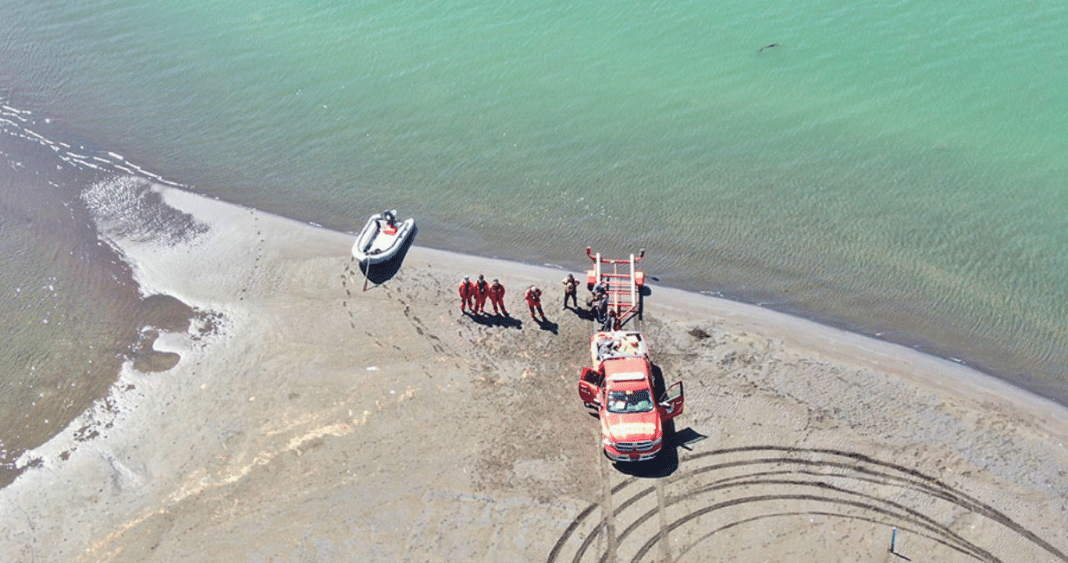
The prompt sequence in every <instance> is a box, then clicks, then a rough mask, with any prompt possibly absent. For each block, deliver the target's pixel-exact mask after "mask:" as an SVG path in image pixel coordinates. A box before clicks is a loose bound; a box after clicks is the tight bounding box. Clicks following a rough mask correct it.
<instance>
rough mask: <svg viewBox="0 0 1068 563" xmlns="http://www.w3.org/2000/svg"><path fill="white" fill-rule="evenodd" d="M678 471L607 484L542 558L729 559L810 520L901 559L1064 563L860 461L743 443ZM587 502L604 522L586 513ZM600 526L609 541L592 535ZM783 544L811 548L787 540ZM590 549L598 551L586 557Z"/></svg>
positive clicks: (951, 499)
mask: <svg viewBox="0 0 1068 563" xmlns="http://www.w3.org/2000/svg"><path fill="white" fill-rule="evenodd" d="M684 467H686V468H687V471H685V472H677V473H675V474H674V475H672V476H670V477H668V478H665V479H660V480H656V481H653V482H652V483H650V482H649V480H647V479H639V478H634V477H630V478H627V479H625V480H623V481H622V482H621V483H619V484H617V485H616V486H614V487H612V488H611V490H610V493H609V496H610V497H611V498H609V499H603V500H602V501H601V502H600V503H594V504H591V505H589V506H588V507H587V508H586V509H585V510H583V511H581V512H580V513H579V514H578V515H577V516H576V517H575V519H574V520H572V521H571V523H570V524H569V525H568V526H567V528H566V529H565V530H564V532H563V534H562V535H561V536H560V538H559V539H558V540H557V541H556V544H555V545H554V546H553V549H552V551H551V552H550V553H549V556H548V559H547V561H548V562H549V563H555V562H560V561H572V562H580V561H601V562H604V561H615V560H617V557H618V559H619V560H621V561H625V560H629V561H635V562H637V561H650V560H654V559H655V560H659V561H671V560H679V559H682V560H697V559H700V558H699V557H697V555H698V554H702V555H704V554H707V553H720V554H721V555H723V556H725V557H727V558H728V559H729V558H730V554H729V553H723V545H724V544H729V543H730V541H729V534H728V532H729V531H731V530H737V529H739V528H744V527H751V526H758V525H763V526H774V527H775V529H788V530H795V531H796V530H801V531H800V532H797V533H798V534H804V533H806V532H805V531H804V525H803V523H804V522H807V521H811V520H812V519H813V518H815V517H819V518H821V519H823V520H827V521H848V522H850V523H852V524H854V525H855V526H857V527H858V528H859V529H860V531H859V532H857V535H858V536H860V537H861V538H862V539H860V540H858V542H857V543H858V544H859V543H863V544H864V545H863V546H861V547H862V548H863V547H865V546H867V548H869V549H870V544H871V543H872V541H873V539H872V538H873V537H877V538H882V537H883V536H882V533H884V532H885V533H887V534H889V530H890V529H891V528H897V529H898V530H900V531H901V533H902V536H906V535H907V536H908V538H909V549H910V550H911V551H912V552H914V553H915V554H917V555H923V556H925V557H928V558H931V557H933V558H934V559H932V560H935V559H940V560H944V559H946V558H947V557H951V558H953V559H954V560H966V561H968V560H971V561H986V562H1001V561H1019V560H1050V559H1051V558H1052V559H1053V560H1060V561H1068V556H1066V555H1065V553H1064V552H1063V551H1062V550H1060V549H1059V548H1057V547H1056V546H1054V545H1052V544H1050V543H1049V542H1047V541H1045V540H1044V539H1042V538H1041V537H1040V536H1039V535H1038V534H1036V533H1034V532H1033V531H1031V530H1029V529H1027V528H1026V527H1024V526H1022V525H1020V524H1019V523H1017V522H1016V521H1015V520H1013V519H1012V518H1011V517H1009V516H1008V515H1007V514H1005V513H1004V512H1002V511H1000V510H998V509H997V508H995V507H993V506H990V505H989V504H986V503H984V502H982V501H980V500H979V499H977V498H975V497H973V496H971V495H969V494H967V493H966V492H964V491H962V490H961V489H960V488H956V487H952V486H950V485H948V484H947V483H945V482H944V481H942V480H940V479H938V478H936V477H933V476H930V475H926V474H924V473H921V472H919V471H917V470H915V469H911V468H908V467H905V466H902V465H898V464H895V463H890V462H885V461H881V460H878V459H876V458H873V457H871V456H868V455H866V454H861V453H857V452H849V451H844V450H835V449H821V448H791V447H783V446H750V447H741V448H728V449H721V450H716V451H711V452H705V453H700V454H695V455H692V456H688V457H687V458H685V460H684ZM606 486H607V485H606ZM599 506H600V507H602V509H607V510H610V511H611V518H606V517H602V518H601V519H597V518H596V517H594V516H593V515H594V513H596V512H597V510H596V509H597V508H598V507H599ZM612 507H614V508H612ZM608 521H611V522H612V523H613V526H612V527H611V528H609V526H607V525H605V522H608ZM958 523H965V524H967V525H964V524H960V525H958ZM791 526H792V527H791ZM611 529H615V530H617V531H618V535H617V536H616V537H615V538H603V537H601V536H602V535H603V534H605V533H612V531H611ZM620 529H621V531H619V530H620ZM669 537H670V544H669V543H668V541H669ZM886 538H887V539H888V538H889V535H887V536H886ZM790 540H792V541H795V542H797V541H801V542H802V543H803V542H805V541H810V542H813V541H816V540H815V539H807V538H799V536H798V535H796V534H795V535H794V536H792V537H791V538H790ZM595 544H596V545H603V546H607V547H609V548H610V549H605V550H597V549H593V550H591V547H593V546H594V545H595ZM886 545H888V544H881V549H882V550H883V552H884V553H885V547H886ZM669 546H670V548H671V549H672V550H674V551H675V554H674V557H673V556H672V553H671V552H670V550H669ZM801 547H802V548H803V547H804V546H803V545H801ZM848 547H856V546H848Z"/></svg>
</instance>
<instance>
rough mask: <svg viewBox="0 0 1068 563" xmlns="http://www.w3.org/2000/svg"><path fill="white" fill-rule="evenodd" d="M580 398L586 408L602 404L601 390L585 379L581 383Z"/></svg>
mask: <svg viewBox="0 0 1068 563" xmlns="http://www.w3.org/2000/svg"><path fill="white" fill-rule="evenodd" d="M578 391H579V398H580V399H582V402H583V404H585V405H586V406H591V405H600V404H601V398H600V395H601V388H600V387H597V386H596V385H594V384H593V383H590V382H589V381H586V380H585V379H583V380H582V381H579V389H578Z"/></svg>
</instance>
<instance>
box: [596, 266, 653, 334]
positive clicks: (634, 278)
mask: <svg viewBox="0 0 1068 563" xmlns="http://www.w3.org/2000/svg"><path fill="white" fill-rule="evenodd" d="M586 256H589V257H590V260H593V269H592V270H586V283H587V285H588V286H589V287H590V288H591V289H592V287H593V286H594V285H596V284H597V283H598V282H600V283H603V284H604V286H605V289H606V291H607V292H608V310H609V311H615V312H616V317H617V318H618V319H619V324H620V326H622V325H624V324H626V322H627V321H628V320H630V318H631V317H633V316H635V315H640V314H641V304H642V301H641V298H642V297H641V294H642V287H643V286H644V285H645V272H642V271H641V270H638V269H637V264H638V262H640V261H641V259H642V258H644V257H645V250H644V249H642V250H641V251H640V252H639V253H638V255H637V256H635V255H633V254H631V255H630V257H628V258H623V259H619V260H613V259H608V258H604V257H603V256H601V253H600V252H598V253H597V254H594V253H593V249H592V248H591V247H588V246H587V247H586Z"/></svg>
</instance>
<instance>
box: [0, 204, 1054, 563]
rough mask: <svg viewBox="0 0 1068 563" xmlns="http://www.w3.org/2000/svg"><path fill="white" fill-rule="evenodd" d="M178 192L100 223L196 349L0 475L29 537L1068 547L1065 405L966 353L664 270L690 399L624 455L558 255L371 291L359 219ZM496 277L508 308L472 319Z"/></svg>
mask: <svg viewBox="0 0 1068 563" xmlns="http://www.w3.org/2000/svg"><path fill="white" fill-rule="evenodd" d="M107 189H108V190H122V189H126V188H125V187H124V186H122V185H119V184H114V185H111V186H109V187H108V188H107ZM113 195H114V194H113ZM157 199H162V202H164V203H165V204H166V205H169V206H173V207H174V208H177V209H178V210H180V211H181V212H184V213H188V214H191V216H192V217H194V218H195V221H194V223H195V225H194V228H190V229H188V235H187V236H183V237H177V238H171V239H168V240H167V241H166V243H161V242H160V241H159V240H158V238H153V237H145V236H137V233H130V231H129V230H128V229H123V228H122V226H121V225H119V224H117V223H115V222H113V223H111V224H110V226H108V227H107V228H108V229H109V233H110V236H111V237H112V238H113V240H114V243H115V245H116V246H117V248H119V249H120V250H121V252H122V253H123V254H124V255H125V256H126V257H127V259H128V260H129V261H130V262H131V263H132V264H133V265H134V275H135V277H136V279H137V280H138V282H139V283H140V284H141V287H142V291H143V292H144V293H145V294H146V295H150V294H165V295H170V296H173V297H175V298H177V299H179V300H181V301H182V302H184V303H186V304H188V305H190V306H192V307H194V308H195V310H196V314H195V315H194V319H193V321H192V323H191V324H190V325H189V327H188V329H187V330H179V331H174V330H166V329H165V328H163V327H161V328H160V330H159V331H157V332H158V336H156V337H155V340H154V341H153V346H154V348H155V350H156V351H157V352H161V353H164V354H177V355H178V356H180V358H181V359H180V360H179V361H178V362H177V364H175V365H174V366H173V367H169V369H165V370H164V371H156V372H142V371H139V370H138V369H135V365H134V364H133V362H131V363H129V364H128V365H127V366H126V368H125V369H124V372H123V375H122V376H121V379H120V381H119V382H118V384H116V386H115V387H114V388H113V390H112V393H111V394H110V395H109V397H108V398H107V400H105V401H102V402H100V403H98V405H97V407H96V408H95V409H94V410H92V411H91V412H89V413H87V414H86V415H84V416H83V417H81V418H80V419H79V420H76V421H75V423H74V424H72V425H71V426H70V427H69V428H68V429H67V431H66V432H64V433H62V434H61V435H60V436H58V437H57V438H55V439H53V440H52V441H50V442H49V443H47V444H45V445H44V446H42V447H40V448H37V449H36V450H34V451H33V452H30V453H29V454H27V455H26V456H24V457H23V459H22V460H21V461H22V463H24V464H25V463H30V460H33V461H32V464H33V465H34V466H36V467H35V468H33V469H29V470H27V471H25V472H24V473H23V474H22V475H21V476H20V477H19V478H18V479H17V480H16V481H15V482H14V483H13V484H11V485H10V486H8V487H6V488H4V489H2V490H0V552H2V553H8V554H14V556H15V557H14V559H15V560H17V561H36V562H40V561H116V562H117V561H238V560H240V561H380V560H382V561H384V560H404V561H594V560H600V559H601V558H602V556H604V559H605V560H609V561H614V560H618V561H635V560H638V561H764V560H773V561H776V560H778V561H783V560H856V561H901V560H905V559H904V558H908V559H909V560H913V561H920V560H924V561H1065V560H1068V556H1066V553H1068V504H1066V503H1065V501H1064V499H1065V498H1068V475H1066V473H1065V472H1066V471H1068V449H1066V447H1065V444H1066V443H1068V413H1066V411H1065V409H1064V408H1063V407H1060V406H1058V405H1056V404H1054V403H1052V402H1049V401H1046V400H1044V399H1040V398H1038V397H1035V396H1033V395H1029V394H1027V393H1024V392H1022V391H1019V390H1017V389H1014V388H1012V387H1010V386H1008V385H1006V384H1004V383H1001V382H999V381H997V380H994V379H992V378H989V377H986V376H984V375H982V374H979V373H976V372H974V371H971V370H969V369H967V368H965V367H962V366H960V365H956V364H954V363H952V362H947V361H943V360H940V359H937V358H933V357H930V356H926V355H923V354H919V353H917V352H914V351H912V350H909V349H906V348H902V347H898V346H894V345H890V344H886V343H883V342H879V341H875V340H871V339H867V338H864V337H861V336H858V335H855V334H850V333H846V332H842V331H839V330H836V329H832V328H828V327H824V326H819V325H816V324H813V323H810V322H807V321H804V320H801V319H797V318H792V317H788V316H784V315H781V314H777V313H773V312H770V311H767V310H764V309H760V308H758V307H752V306H747V305H742V304H738V303H733V302H730V301H725V300H719V299H715V298H711V297H705V296H699V295H694V294H690V293H686V292H681V291H675V290H671V289H668V288H661V287H656V286H653V287H652V288H651V289H652V293H651V295H650V296H648V297H647V299H646V307H645V315H644V320H643V328H644V330H645V332H646V334H647V337H648V339H649V341H650V344H651V347H652V349H653V354H654V361H655V362H657V363H658V364H659V365H660V367H661V368H662V371H663V373H664V376H665V379H666V380H667V382H668V383H671V382H673V381H675V380H678V379H682V380H684V381H685V382H686V397H687V399H686V401H687V402H686V411H685V413H684V414H683V415H682V416H680V417H679V418H678V419H677V421H676V424H675V430H676V432H675V440H674V442H673V444H672V446H671V447H668V448H666V453H665V455H664V456H663V459H661V460H659V462H657V463H654V464H649V465H645V466H640V467H626V466H613V465H612V464H610V463H608V462H607V461H606V460H605V458H604V457H603V456H602V455H601V453H600V435H599V429H598V424H597V420H596V419H595V418H594V417H592V416H591V415H590V414H589V413H588V412H587V411H586V410H585V409H584V408H583V407H582V404H581V402H580V401H579V399H578V397H577V393H576V382H577V376H578V372H579V369H580V368H581V367H582V366H583V365H584V364H585V362H587V361H588V355H587V343H588V338H589V334H590V331H591V328H592V327H591V324H590V322H589V321H587V320H584V319H582V318H580V317H579V316H578V315H576V314H575V313H574V312H572V311H561V310H560V302H559V301H558V295H559V291H560V280H561V279H562V278H563V277H564V275H566V272H564V271H561V270H557V269H551V268H543V267H536V266H529V265H523V264H518V263H511V262H502V261H495V260H489V259H484V258H478V257H472V256H465V255H459V254H452V253H447V252H441V251H435V250H429V249H426V248H421V247H418V246H416V247H413V248H412V249H411V250H410V251H409V253H408V255H407V257H406V259H405V261H404V264H403V266H402V267H401V269H400V270H399V272H398V273H397V274H396V275H395V276H394V277H393V278H392V279H391V280H389V281H387V282H386V283H385V284H384V285H382V286H380V287H376V288H374V289H371V290H370V291H366V292H364V291H363V290H362V289H363V282H364V280H363V275H362V273H361V272H360V271H359V269H358V268H357V267H356V265H355V264H354V263H353V262H352V261H351V259H350V255H349V246H350V245H351V243H352V240H353V237H352V235H348V234H343V233H336V232H332V231H328V230H324V229H320V228H316V227H314V226H310V225H306V224H301V223H298V222H294V221H290V220H287V219H283V218H279V217H276V216H271V215H267V214H264V213H260V212H257V211H253V210H249V209H244V208H240V207H236V206H232V205H227V204H222V203H219V202H216V201H213V200H209V199H205V198H202V197H199V196H194V195H190V194H187V193H184V192H180V191H176V190H173V189H164V190H163V191H162V198H157ZM157 204H159V203H157ZM179 215H181V213H179ZM105 223H107V222H106V221H105ZM581 252H583V249H576V253H581ZM647 260H648V261H650V262H652V261H655V249H650V254H649V257H648V258H647ZM478 273H485V274H486V275H487V276H488V277H500V279H501V281H502V282H503V283H504V284H505V285H506V286H507V287H508V290H509V292H508V295H507V298H506V300H507V303H508V305H509V309H510V312H511V313H512V315H513V317H512V318H504V317H492V316H488V317H484V318H479V319H475V318H471V317H469V316H464V315H461V314H460V312H459V310H458V300H457V298H456V297H455V295H456V294H455V285H456V283H457V281H458V280H459V279H460V277H461V276H462V275H464V274H468V275H475V274H478ZM529 284H538V285H540V286H542V287H543V288H545V289H546V294H547V299H546V307H545V309H546V312H547V313H548V315H549V321H550V322H548V323H545V324H543V325H539V324H538V323H535V322H533V321H531V320H530V318H529V316H528V315H527V313H526V307H525V305H524V304H523V302H522V299H521V294H522V289H523V288H525V287H526V286H527V285H529ZM166 357H171V358H173V356H166ZM163 367H167V366H163ZM895 529H896V532H895V531H894V530H895ZM892 537H893V538H894V542H895V543H894V548H895V553H891V552H890V551H889V548H890V545H891V538H892Z"/></svg>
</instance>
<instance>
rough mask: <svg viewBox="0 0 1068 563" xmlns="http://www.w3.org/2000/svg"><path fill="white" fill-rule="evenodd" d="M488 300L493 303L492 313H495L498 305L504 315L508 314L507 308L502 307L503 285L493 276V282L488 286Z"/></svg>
mask: <svg viewBox="0 0 1068 563" xmlns="http://www.w3.org/2000/svg"><path fill="white" fill-rule="evenodd" d="M489 300H490V303H492V304H493V314H494V315H496V314H497V308H498V307H500V309H501V312H502V313H504V316H506V317H507V316H508V309H505V308H504V285H502V284H501V282H500V280H498V279H497V278H493V283H491V284H490V286H489Z"/></svg>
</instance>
